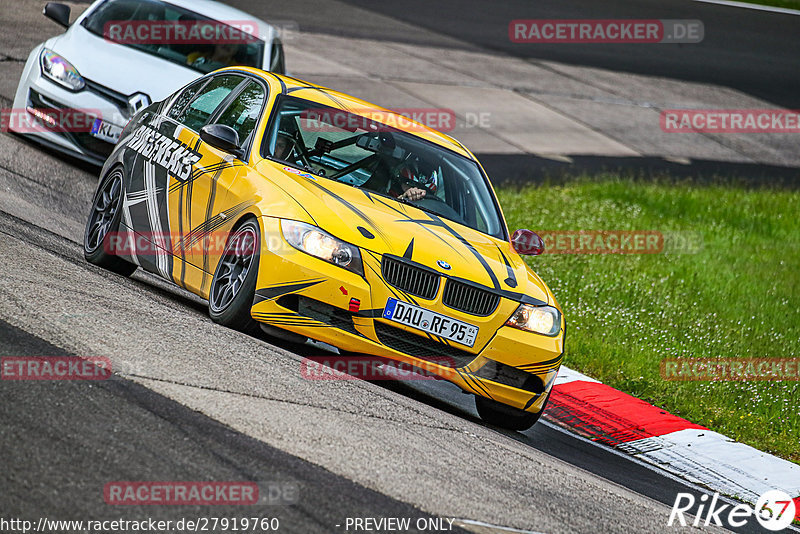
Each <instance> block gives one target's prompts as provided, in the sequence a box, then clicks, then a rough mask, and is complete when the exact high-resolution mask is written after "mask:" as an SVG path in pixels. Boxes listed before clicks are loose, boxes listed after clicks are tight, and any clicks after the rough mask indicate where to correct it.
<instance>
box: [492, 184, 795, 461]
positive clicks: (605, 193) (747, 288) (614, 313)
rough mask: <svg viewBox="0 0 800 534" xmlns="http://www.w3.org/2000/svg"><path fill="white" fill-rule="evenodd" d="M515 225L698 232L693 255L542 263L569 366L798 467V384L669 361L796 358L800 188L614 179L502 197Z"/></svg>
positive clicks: (547, 259)
mask: <svg viewBox="0 0 800 534" xmlns="http://www.w3.org/2000/svg"><path fill="white" fill-rule="evenodd" d="M498 195H499V197H500V203H501V205H502V206H503V210H504V212H505V214H506V217H507V219H508V222H509V226H510V227H511V228H512V229H514V228H530V229H532V230H537V229H539V230H582V229H585V230H602V229H606V230H659V231H662V232H669V231H685V232H696V233H699V236H700V237H701V238H702V248H701V250H700V251H699V252H697V253H694V254H652V255H618V254H597V255H555V254H553V255H543V256H538V257H531V258H529V260H528V261H529V264H530V265H531V267H533V269H534V270H535V271H536V272H537V273H538V274H539V275H540V276H542V278H543V279H544V280H545V281H546V282H547V283H548V284H549V286H550V288H551V289H552V290H553V292H554V293H555V295H556V299H557V300H558V301H559V303H560V304H561V306H562V308H563V310H564V314H565V317H566V319H567V323H568V328H567V330H568V336H567V356H566V365H568V366H570V367H571V368H573V369H576V370H579V371H581V372H584V373H586V374H588V375H590V376H592V377H595V378H597V379H599V380H601V381H603V382H606V383H608V384H609V385H611V386H613V387H616V388H618V389H621V390H622V391H625V392H627V393H630V394H632V395H635V396H636V397H639V398H642V399H644V400H647V401H648V402H651V403H653V404H655V405H657V406H660V407H663V408H665V409H667V410H668V411H670V412H672V413H674V414H676V415H680V416H681V417H685V418H687V419H689V420H691V421H693V422H695V423H699V424H702V425H704V426H707V427H709V428H711V429H712V430H715V431H717V432H721V433H723V434H726V435H727V436H729V437H732V438H735V439H737V440H739V441H742V442H744V443H747V444H749V445H752V446H754V447H756V448H759V449H761V450H764V451H767V452H770V453H773V454H777V455H779V456H781V457H783V458H787V459H790V460H792V461H794V462H798V463H800V383H798V382H674V381H666V380H664V379H662V378H661V374H660V362H661V360H662V359H664V358H675V357H685V358H718V357H724V358H731V357H734V358H737V357H773V358H791V357H795V356H796V355H798V354H800V192H797V191H785V190H768V189H757V190H756V189H746V188H743V187H738V186H722V185H720V186H717V185H707V186H696V185H687V184H674V183H672V184H670V183H652V182H649V183H642V182H635V181H631V180H626V179H620V178H617V177H614V176H606V177H602V178H599V179H594V180H589V179H583V180H578V181H575V182H572V183H568V184H566V185H558V186H546V185H545V186H538V187H533V186H532V187H527V188H522V189H510V188H505V189H500V190H498Z"/></svg>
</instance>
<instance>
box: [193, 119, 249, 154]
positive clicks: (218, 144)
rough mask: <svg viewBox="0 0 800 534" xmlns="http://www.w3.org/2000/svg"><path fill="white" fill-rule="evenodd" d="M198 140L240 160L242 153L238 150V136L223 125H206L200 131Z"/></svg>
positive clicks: (231, 129)
mask: <svg viewBox="0 0 800 534" xmlns="http://www.w3.org/2000/svg"><path fill="white" fill-rule="evenodd" d="M200 139H202V140H203V141H204V142H206V143H208V144H209V145H211V146H213V147H214V148H218V149H220V150H224V151H225V152H228V153H230V154H233V155H234V156H236V157H237V158H241V157H242V155H243V151H242V149H241V148H239V134H238V133H236V130H234V129H233V128H231V127H230V126H225V125H224V124H207V125H205V126H203V128H202V129H201V130H200Z"/></svg>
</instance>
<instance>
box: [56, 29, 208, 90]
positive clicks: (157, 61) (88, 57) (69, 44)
mask: <svg viewBox="0 0 800 534" xmlns="http://www.w3.org/2000/svg"><path fill="white" fill-rule="evenodd" d="M46 46H47V47H48V48H50V49H52V50H53V51H54V52H56V53H57V54H60V55H61V56H63V57H64V58H66V60H67V61H69V62H70V63H72V65H73V66H74V67H75V68H76V69H78V72H79V73H80V74H81V76H83V77H84V78H86V79H88V80H91V81H93V82H95V83H98V84H100V85H103V86H105V87H108V88H109V89H113V90H114V91H118V92H120V93H122V94H123V95H126V96H129V95H132V94H135V93H139V92H141V93H145V94H146V95H147V96H149V97H150V100H151V101H153V102H157V101H159V100H163V99H164V98H166V97H168V96H169V95H171V94H172V93H174V92H175V91H177V90H178V89H180V88H181V87H183V86H184V85H186V84H187V83H189V82H191V81H192V80H194V79H196V78H199V77H200V76H202V74H201V73H200V72H196V71H194V70H192V69H190V68H188V67H184V66H181V65H178V64H177V63H172V62H170V61H167V60H165V59H161V58H158V57H156V56H152V55H150V54H146V53H144V52H140V51H138V50H134V49H133V48H130V47H127V46H124V45H120V44H116V43H113V42H111V41H107V40H105V39H103V38H102V37H99V36H97V35H94V34H93V33H91V32H89V31H88V30H87V29H86V28H84V27H83V26H81V25H80V24H75V25H73V26H72V27H71V28H70V29H69V31H67V32H66V33H64V34H62V35H60V36H58V37H54V38H53V39H51V40H49V41H48V42H47V43H46Z"/></svg>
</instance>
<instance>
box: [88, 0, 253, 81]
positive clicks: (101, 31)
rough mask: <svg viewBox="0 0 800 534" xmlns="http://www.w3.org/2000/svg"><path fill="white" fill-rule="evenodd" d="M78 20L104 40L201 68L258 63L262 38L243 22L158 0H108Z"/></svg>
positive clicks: (201, 70) (200, 69)
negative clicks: (219, 18) (214, 17)
mask: <svg viewBox="0 0 800 534" xmlns="http://www.w3.org/2000/svg"><path fill="white" fill-rule="evenodd" d="M230 22H231V23H233V21H230ZM248 24H249V26H252V25H253V23H252V22H250V23H248ZM83 26H84V28H86V29H87V30H89V31H90V32H92V33H93V34H95V35H97V36H100V37H102V38H104V39H107V40H109V41H113V42H116V43H118V44H121V45H123V46H128V47H130V48H134V49H136V50H140V51H142V52H145V53H147V54H152V55H154V56H158V57H160V58H162V59H166V60H167V61H171V62H173V63H178V64H179V65H183V66H185V67H188V68H190V69H194V70H196V71H198V72H202V73H204V74H205V73H207V72H211V71H213V70H217V69H220V68H222V67H229V66H233V65H243V66H247V67H261V65H262V59H263V57H264V41H261V40H260V39H257V38H256V37H253V36H252V35H250V34H249V33H246V32H245V31H243V30H244V28H241V29H239V28H236V27H234V26H231V25H228V24H225V23H223V22H220V21H215V20H212V19H209V18H207V17H203V16H202V15H199V14H197V13H194V12H192V11H188V10H185V9H181V8H179V7H176V6H173V5H171V4H167V3H164V2H159V1H158V0H107V1H106V2H104V3H103V4H102V5H101V6H100V7H98V8H97V9H95V10H94V11H93V12H92V13H91V14H90V15H89V16H88V17H87V18H86V19H85V20H84V21H83ZM254 29H255V28H254Z"/></svg>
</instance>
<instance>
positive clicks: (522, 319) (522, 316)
mask: <svg viewBox="0 0 800 534" xmlns="http://www.w3.org/2000/svg"><path fill="white" fill-rule="evenodd" d="M506 326H513V327H514V328H519V329H520V330H527V331H528V332H535V333H537V334H543V335H545V336H555V335H556V334H558V332H559V330H561V313H560V312H559V311H558V310H557V309H555V308H553V307H552V306H529V305H528V304H520V305H519V308H517V311H515V312H514V314H513V315H512V316H511V318H510V319H509V320H508V321H506Z"/></svg>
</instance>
